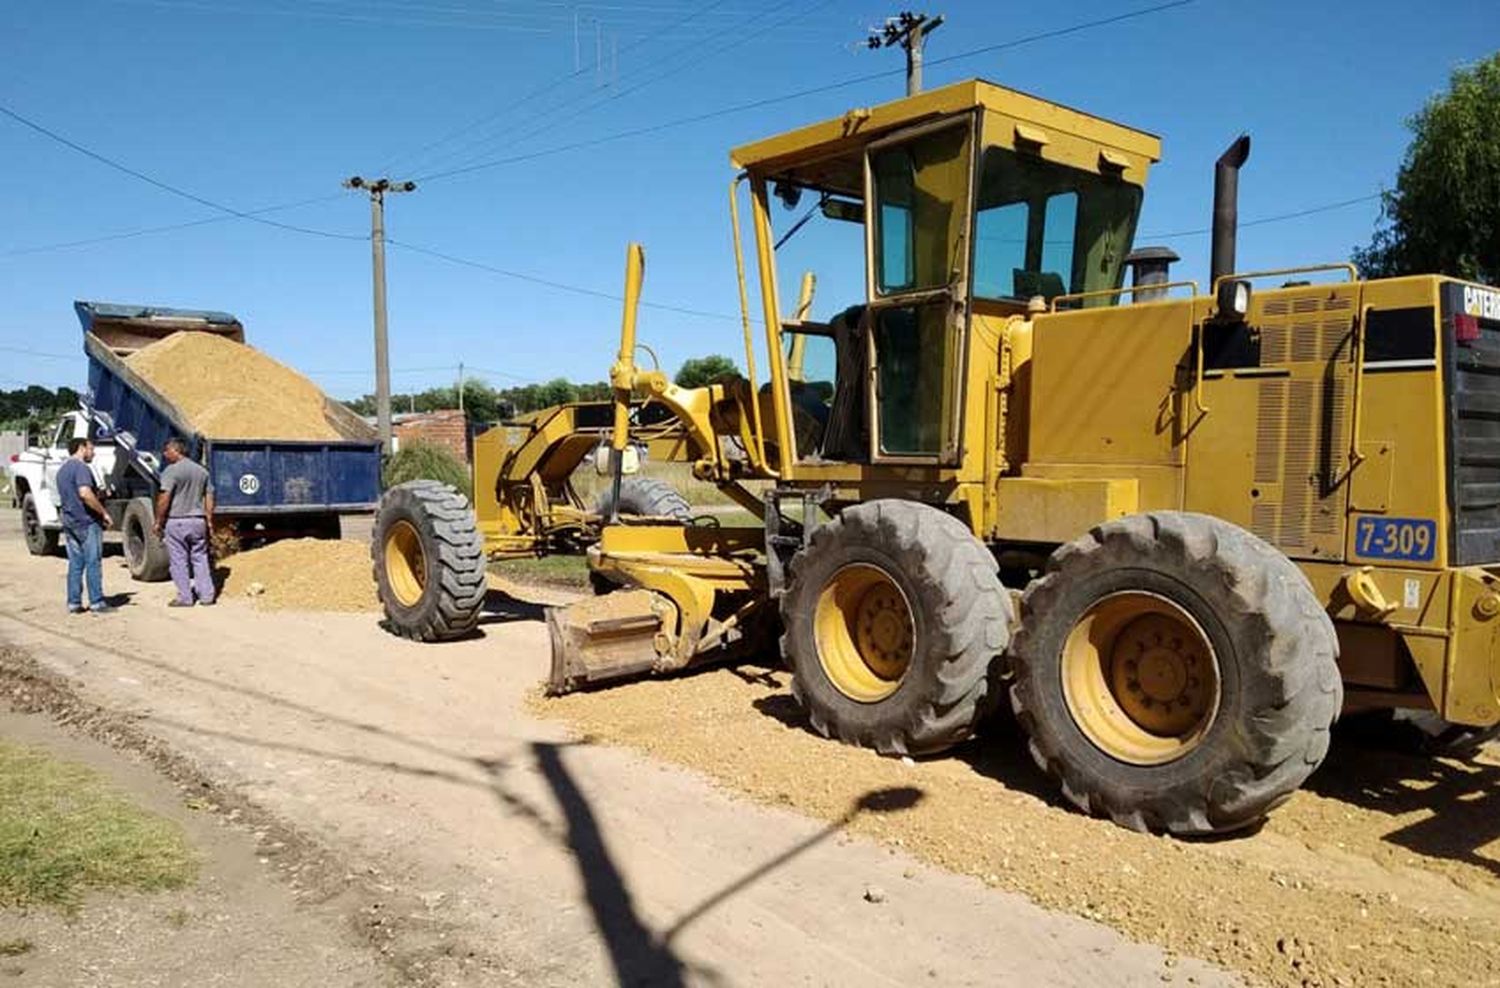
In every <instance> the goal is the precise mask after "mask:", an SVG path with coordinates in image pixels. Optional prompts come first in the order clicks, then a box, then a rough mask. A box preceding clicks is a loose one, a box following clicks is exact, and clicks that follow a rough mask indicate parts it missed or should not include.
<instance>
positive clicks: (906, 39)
mask: <svg viewBox="0 0 1500 988" xmlns="http://www.w3.org/2000/svg"><path fill="white" fill-rule="evenodd" d="M942 23H943V15H942V14H938V15H937V16H936V17H929V16H928V15H926V14H913V13H912V12H911V11H909V10H903V11H901V13H899V14H897V15H896V16H895V17H887V18H886V19H885V24H884V25H883V26H881V27H879V28H875V29H873V30H871V31H870V36H869V37H868V38H867V39H865V43H866V44H868V45H869V46H870V47H871V48H889V47H890V46H891V45H900V46H901V47H902V48H904V49H906V95H908V96H915V95H917V94H918V93H920V92H921V91H922V46H923V45H924V44H926V42H927V36H928V35H929V34H931V33H932V32H933V31H936V30H937V29H938V27H939V26H940V25H941V24H942Z"/></svg>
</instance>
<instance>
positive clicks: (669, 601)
mask: <svg viewBox="0 0 1500 988" xmlns="http://www.w3.org/2000/svg"><path fill="white" fill-rule="evenodd" d="M1159 153H1160V144H1159V141H1158V139H1157V138H1155V137H1153V136H1151V135H1149V134H1146V133H1143V132H1141V131H1138V130H1134V129H1131V128H1128V127H1125V126H1121V125H1119V124H1115V123H1111V122H1109V121H1106V120H1102V119H1099V118H1097V117H1094V116H1091V115H1089V114H1086V113H1082V112H1079V111H1076V110H1071V109H1068V108H1066V107H1063V106H1059V105H1057V104H1054V103H1049V102H1046V101H1044V100H1041V99H1038V98H1035V97H1033V96H1029V95H1025V94H1023V93H1019V92H1014V91H1011V90H1008V89H1005V88H1002V87H999V86H996V85H992V84H989V83H986V82H982V81H971V82H965V83H961V84H956V85H951V86H947V87H945V88H942V89H937V90H933V91H930V92H926V93H922V94H919V95H916V96H912V97H908V98H906V99H902V100H898V101H895V102H892V103H888V104H885V105H882V106H877V107H872V108H862V109H855V110H851V111H849V112H848V113H846V114H844V115H843V116H841V117H838V118H836V119H832V120H826V121H823V122H821V123H816V124H813V125H811V126H808V127H804V128H802V129H799V130H795V131H793V132H791V133H787V134H783V135H780V136H777V137H772V138H769V139H766V140H762V141H758V142H755V143H752V144H747V145H745V146H743V147H740V148H738V149H736V150H735V151H734V152H733V153H732V156H731V160H732V162H733V164H734V166H735V168H736V170H737V176H736V177H735V179H734V181H733V183H732V185H731V188H730V210H731V219H732V225H733V234H734V249H735V258H736V263H737V266H738V269H739V273H740V304H741V309H742V311H743V313H744V325H743V330H744V337H745V340H744V342H745V360H746V371H747V373H746V375H745V376H744V377H740V378H733V379H729V380H725V381H722V382H720V383H715V384H712V385H709V386H707V387H702V388H691V389H685V388H680V387H677V386H675V385H674V384H673V383H672V382H671V381H670V380H669V379H668V378H667V377H666V376H665V375H664V374H662V373H661V372H660V371H659V370H656V369H645V368H642V367H641V366H638V364H637V362H636V356H635V355H636V353H637V350H638V349H639V348H638V346H637V342H636V310H637V303H638V299H639V295H640V289H641V282H642V277H643V265H644V259H643V254H642V251H641V249H640V248H639V247H637V246H632V247H631V248H630V250H629V253H628V258H627V275H626V281H625V307H624V320H623V329H622V333H621V338H620V345H619V350H618V354H617V357H616V360H615V363H614V365H613V367H612V368H611V370H610V381H611V383H612V386H613V389H614V398H613V400H612V401H611V402H605V403H600V404H593V405H589V404H581V405H569V406H563V407H559V408H554V409H549V410H547V411H544V412H540V413H536V414H535V415H532V416H529V417H528V418H526V419H525V420H523V421H521V422H520V423H518V424H516V425H512V426H508V427H503V428H499V429H496V430H493V431H491V432H489V433H486V434H484V435H482V436H480V437H478V439H477V440H476V443H475V476H476V484H475V491H476V496H475V503H474V508H473V510H471V509H470V506H469V504H468V503H467V502H466V501H465V500H464V498H463V497H462V496H461V495H459V494H458V493H457V492H455V491H453V490H452V489H451V488H444V487H442V486H440V485H437V484H435V483H431V482H415V483H413V484H408V485H402V486H401V487H397V488H394V489H393V490H391V491H390V492H388V493H387V495H386V497H385V501H384V503H383V505H382V508H381V511H380V514H379V516H378V522H377V528H376V533H375V539H374V543H373V555H374V560H375V573H376V577H377V580H378V581H379V584H380V593H381V598H382V600H383V602H384V606H385V613H386V621H387V624H388V627H390V628H391V629H392V630H393V631H395V632H398V633H400V634H403V635H407V636H409V637H412V638H416V639H420V640H437V639H442V638H447V637H453V636H458V635H463V634H467V633H471V632H472V631H473V629H474V627H475V622H476V620H477V616H478V613H479V610H480V608H481V605H482V601H483V596H484V588H485V563H486V560H487V559H488V558H492V557H496V556H504V555H523V554H537V553H543V552H548V551H559V550H584V551H587V553H588V557H589V565H590V567H591V570H592V572H593V574H594V575H595V577H596V579H597V581H598V585H599V588H600V589H601V590H606V589H611V588H617V589H613V592H610V593H604V594H601V595H599V596H597V597H594V598H591V599H587V600H584V601H582V602H580V603H576V604H573V605H571V606H569V607H565V608H558V609H554V610H553V611H552V612H551V614H550V616H549V623H550V625H551V632H552V648H553V671H552V679H551V683H550V687H551V689H552V690H553V691H555V692H560V691H566V690H569V689H573V688H578V687H585V686H593V685H595V684H599V683H604V682H609V681H612V680H616V679H619V678H622V677H628V676H638V675H644V674H664V673H670V672H673V671H675V670H680V669H683V668H686V667H688V666H691V665H694V664H696V663H702V662H708V661H714V660H716V659H722V658H726V657H729V656H732V655H734V654H737V653H738V652H741V651H743V650H746V649H755V648H764V649H769V648H770V647H772V646H771V644H770V643H771V642H772V641H773V640H774V639H773V637H772V636H773V635H774V634H775V633H776V631H777V630H778V629H779V631H780V653H781V656H782V658H783V659H784V660H785V662H786V663H787V664H788V666H789V667H790V669H791V671H792V674H793V688H794V691H795V693H796V696H797V698H798V700H799V701H800V702H801V703H802V704H803V706H804V707H805V709H806V711H807V714H808V717H809V719H810V721H811V723H812V725H813V727H814V728H815V729H816V730H818V731H820V732H822V733H823V734H825V735H828V736H831V737H836V738H838V739H840V740H843V741H845V742H848V743H851V744H858V745H866V746H870V747H873V748H875V749H877V750H879V751H882V752H886V753H892V754H898V753H910V754H927V753H931V752H936V751H938V750H940V749H943V748H945V747H948V746H950V745H953V744H954V743H956V742H958V741H961V740H963V739H964V738H966V737H967V736H969V735H970V733H971V732H972V731H973V730H974V728H975V725H976V723H977V722H978V721H979V720H980V719H981V718H982V717H983V716H984V715H985V714H986V713H987V712H989V711H990V710H991V708H992V707H994V706H995V705H996V704H998V703H1000V702H1002V701H1008V702H1009V705H1010V707H1011V709H1012V710H1013V711H1014V712H1015V714H1016V716H1017V718H1018V720H1019V723H1020V725H1021V727H1022V728H1023V729H1024V731H1025V732H1026V734H1027V735H1028V737H1029V739H1030V750H1031V753H1032V754H1033V756H1034V757H1035V758H1036V760H1037V761H1038V762H1039V763H1040V764H1041V765H1042V766H1043V767H1044V768H1045V769H1046V770H1048V771H1049V772H1051V773H1052V774H1054V775H1055V776H1056V777H1057V778H1058V779H1059V780H1060V783H1061V788H1062V791H1063V792H1064V793H1065V794H1066V795H1067V797H1068V799H1070V800H1071V801H1072V802H1073V803H1075V804H1077V805H1078V806H1079V807H1081V808H1082V809H1084V810H1085V811H1087V812H1091V813H1095V814H1099V815H1102V816H1107V817H1109V818H1111V819H1113V820H1114V821H1116V822H1117V823H1120V824H1122V825H1125V826H1129V827H1132V828H1136V829H1140V830H1154V831H1167V832H1172V833H1178V834H1193V833H1204V832H1210V831H1223V830H1230V829H1234V828H1237V827H1242V826H1245V825H1248V824H1251V823H1254V822H1255V821H1257V820H1259V819H1260V818H1261V817H1262V816H1263V815H1264V814H1265V813H1266V812H1267V811H1268V810H1269V809H1270V808H1272V807H1273V806H1275V805H1276V804H1277V803H1278V802H1279V801H1281V800H1282V799H1284V798H1285V797H1286V796H1287V795H1288V794H1289V793H1291V792H1292V791H1293V790H1294V789H1295V788H1296V787H1297V786H1298V785H1300V784H1301V783H1302V781H1303V780H1304V779H1305V778H1306V777H1307V776H1308V774H1309V773H1311V772H1312V771H1313V769H1314V768H1316V767H1317V765H1318V764H1319V762H1321V761H1322V759H1323V757H1324V754H1325V753H1326V751H1327V748H1328V742H1329V728H1330V725H1331V724H1332V723H1333V722H1334V720H1335V718H1336V717H1337V716H1338V714H1339V713H1340V710H1341V709H1352V708H1360V709H1411V710H1425V711H1428V712H1429V715H1431V716H1436V717H1440V718H1442V719H1443V720H1445V721H1447V722H1448V723H1450V724H1454V725H1468V726H1471V727H1475V728H1487V727H1491V726H1493V725H1495V724H1496V723H1497V721H1500V642H1497V640H1496V634H1497V631H1500V293H1496V292H1495V291H1494V290H1493V289H1489V288H1485V287H1483V286H1479V285H1472V284H1465V283H1461V282H1458V281H1455V280H1452V279H1449V278H1445V277H1439V276H1423V277H1408V278H1399V279H1389V280H1381V281H1361V280H1360V278H1359V276H1358V273H1357V272H1356V271H1355V270H1354V269H1353V268H1352V267H1350V266H1348V265H1344V264H1338V265H1330V266H1324V267H1318V268H1304V269H1298V270H1290V271H1260V272H1238V271H1236V270H1235V269H1234V245H1235V226H1236V220H1235V210H1236V206H1235V204H1236V189H1237V176H1238V169H1239V167H1240V166H1241V165H1242V164H1244V162H1245V160H1246V158H1247V156H1248V153H1249V141H1248V138H1241V139H1240V140H1238V141H1236V142H1235V143H1234V144H1233V145H1232V146H1231V147H1230V148H1229V150H1228V151H1226V152H1225V154H1224V156H1223V157H1222V158H1220V160H1219V162H1218V166H1217V172H1216V181H1215V202H1214V229H1213V245H1212V253H1213V261H1212V266H1211V281H1210V283H1209V284H1208V285H1207V286H1206V290H1200V286H1199V285H1197V284H1195V283H1192V282H1185V281H1173V280H1171V275H1170V272H1169V270H1168V265H1169V263H1170V261H1171V260H1173V259H1175V258H1174V257H1173V255H1171V252H1170V251H1165V250H1163V249H1160V248H1155V249H1145V250H1137V251H1134V252H1133V251H1132V246H1133V244H1132V241H1133V239H1134V235H1135V227H1136V221H1137V218H1138V216H1139V214H1140V208H1141V200H1142V193H1143V189H1144V186H1145V182H1146V176H1147V171H1148V169H1149V168H1150V167H1151V165H1152V164H1153V163H1154V162H1156V161H1157V160H1158V158H1159ZM746 186H748V194H747V192H746ZM801 196H813V197H816V199H815V201H814V205H815V207H816V211H817V212H818V213H821V215H822V217H824V218H827V219H829V220H832V221H834V222H848V223H853V224H859V225H862V227H863V233H864V236H863V245H864V257H863V268H864V272H865V285H864V293H863V294H864V297H863V298H862V299H858V300H851V301H854V302H856V303H857V304H853V305H851V306H850V307H849V308H847V309H845V310H844V311H843V312H841V313H840V314H838V315H837V316H835V317H833V318H832V319H830V320H829V321H827V322H817V321H813V320H811V319H809V318H808V300H809V296H810V281H805V282H804V286H803V292H802V299H801V301H800V303H799V305H798V306H797V308H796V309H795V310H794V311H793V312H792V313H791V315H790V317H788V316H787V315H786V314H784V312H783V309H782V305H781V300H780V299H781V296H780V293H779V290H778V285H777V240H776V233H775V231H774V230H773V224H772V215H773V209H772V199H773V197H775V198H779V199H781V200H783V201H784V202H786V203H788V204H791V203H793V202H795V201H797V199H798V198H799V197H801ZM742 201H748V206H749V212H750V226H751V227H752V229H753V231H754V245H755V252H756V260H757V267H758V285H759V296H760V312H759V321H760V322H762V323H763V326H764V332H765V336H764V346H763V349H762V348H760V347H758V346H757V343H756V340H755V335H756V334H755V332H754V330H753V324H752V323H753V320H752V316H751V312H750V307H749V302H748V298H749V293H748V292H747V290H746V276H745V263H744V259H743V255H742V242H743V240H742V236H741V230H740V215H739V214H740V204H741V202H742ZM846 260H847V259H846ZM851 266H852V265H851ZM1127 269H1129V270H1131V271H1132V272H1133V277H1132V278H1131V284H1130V285H1129V286H1128V287H1127V286H1126V285H1125V281H1126V272H1127ZM758 355H759V359H758ZM761 367H764V374H765V377H766V378H767V380H766V381H765V382H764V383H762V382H761V380H760V374H761ZM643 449H644V450H645V451H646V453H647V456H648V459H658V460H669V461H680V462H686V463H690V464H692V471H693V474H694V476H695V477H697V478H698V479H699V480H701V481H705V482H710V483H712V484H715V485H717V486H718V487H719V489H721V490H722V491H724V492H725V493H726V494H727V495H729V496H730V497H731V498H732V499H734V500H735V501H736V502H738V503H739V504H740V505H743V506H744V507H745V508H747V509H748V510H750V511H751V512H753V513H754V516H755V517H756V518H757V519H760V520H761V522H762V523H761V524H758V525H755V526H753V527H748V526H747V527H726V526H721V525H719V524H715V523H713V520H712V519H711V518H705V519H694V518H693V517H692V511H691V509H690V508H689V507H688V506H687V504H686V502H684V501H682V500H681V498H680V497H677V496H676V495H673V494H671V493H670V492H669V491H663V490H662V489H661V488H660V487H657V486H653V485H652V483H651V482H647V481H645V480H643V479H642V478H641V477H640V476H636V475H632V474H631V467H632V461H633V460H634V459H635V458H636V457H638V455H639V452H640V451H641V450H643ZM590 456H596V457H597V458H598V459H599V460H600V464H601V466H602V467H603V468H604V469H605V472H607V473H608V475H609V477H610V488H609V489H608V491H607V496H606V497H605V498H604V501H603V503H602V504H599V505H588V504H585V503H584V502H583V500H582V499H581V498H580V497H579V496H578V495H577V494H576V492H575V491H574V489H573V488H572V486H571V480H570V478H571V477H572V476H573V471H574V470H575V468H577V467H578V466H579V464H580V463H582V462H584V461H585V460H586V459H588V458H589V457H590Z"/></svg>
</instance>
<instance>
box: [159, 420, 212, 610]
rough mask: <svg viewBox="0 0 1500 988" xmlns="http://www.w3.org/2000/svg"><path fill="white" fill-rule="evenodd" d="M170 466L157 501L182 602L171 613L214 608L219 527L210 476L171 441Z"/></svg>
mask: <svg viewBox="0 0 1500 988" xmlns="http://www.w3.org/2000/svg"><path fill="white" fill-rule="evenodd" d="M162 458H163V459H165V460H166V461H167V466H166V469H164V470H163V471H162V472H161V490H160V492H159V493H158V494H157V495H156V534H157V535H158V536H159V537H161V538H163V539H164V540H165V541H166V543H167V560H168V564H169V568H170V569H171V571H172V582H173V583H175V584H176V585H177V599H176V600H173V601H171V602H170V603H169V604H168V605H167V606H168V607H192V606H193V595H194V593H196V594H197V596H198V603H200V604H204V605H208V604H212V603H213V602H214V575H213V570H212V569H211V568H210V565H209V561H208V535H209V533H210V532H211V531H213V524H214V489H213V485H212V484H210V483H209V478H208V471H207V470H205V469H204V468H203V467H202V465H200V464H198V463H196V462H194V461H193V460H190V459H188V456H187V444H186V443H184V442H183V441H182V440H181V439H175V438H174V439H169V440H167V445H166V448H165V449H163V450H162Z"/></svg>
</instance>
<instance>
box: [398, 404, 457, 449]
mask: <svg viewBox="0 0 1500 988" xmlns="http://www.w3.org/2000/svg"><path fill="white" fill-rule="evenodd" d="M391 429H392V431H393V432H394V433H395V438H396V448H397V449H400V448H401V446H402V444H403V443H407V442H410V441H411V440H413V439H421V440H425V441H426V442H430V443H435V444H437V445H439V446H445V447H447V449H448V451H449V452H451V453H452V454H453V455H454V456H456V457H458V458H459V460H460V461H462V462H464V463H468V462H469V421H468V417H467V416H466V415H465V414H464V413H463V412H460V411H459V410H458V409H456V408H453V409H446V410H444V411H438V412H401V413H398V414H395V415H392V416H391Z"/></svg>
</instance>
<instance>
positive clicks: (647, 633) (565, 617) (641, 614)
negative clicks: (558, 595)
mask: <svg viewBox="0 0 1500 988" xmlns="http://www.w3.org/2000/svg"><path fill="white" fill-rule="evenodd" d="M676 621H677V608H676V607H675V606H674V605H673V604H672V602H671V601H670V600H668V599H667V598H666V597H664V596H662V595H661V594H657V593H652V592H651V591H650V590H619V591H616V592H614V593H611V594H606V595H604V596H602V597H595V598H592V599H590V600H581V601H579V602H578V603H576V604H570V605H568V606H567V607H549V608H547V631H548V633H549V635H550V636H551V639H552V674H551V676H550V677H549V678H548V680H547V692H548V693H549V694H551V695H553V696H557V695H560V694H563V693H570V692H572V691H573V690H576V689H581V688H584V687H587V686H592V685H595V684H597V683H602V682H607V681H609V680H612V679H627V678H633V677H638V676H643V675H647V674H649V673H650V672H652V670H654V669H655V668H656V667H657V664H658V662H659V661H660V660H661V658H662V656H663V655H664V654H665V653H666V652H668V651H669V650H670V644H669V642H670V634H671V631H672V629H673V627H674V626H675V624H676Z"/></svg>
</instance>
